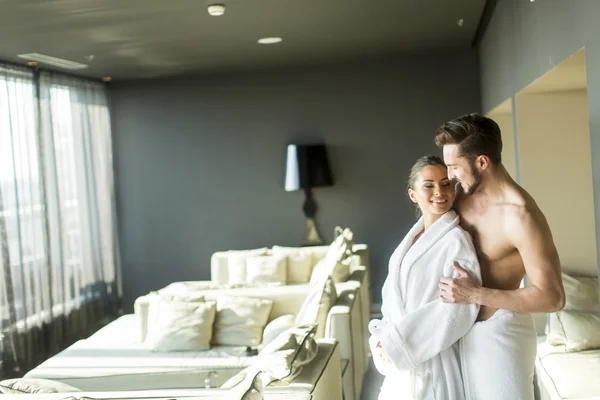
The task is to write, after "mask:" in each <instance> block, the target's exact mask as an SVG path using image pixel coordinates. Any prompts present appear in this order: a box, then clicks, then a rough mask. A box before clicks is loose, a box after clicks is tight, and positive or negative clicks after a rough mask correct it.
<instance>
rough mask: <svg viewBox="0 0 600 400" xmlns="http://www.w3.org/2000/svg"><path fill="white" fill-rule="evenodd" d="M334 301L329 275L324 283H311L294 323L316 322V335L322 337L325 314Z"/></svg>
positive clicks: (335, 296)
mask: <svg viewBox="0 0 600 400" xmlns="http://www.w3.org/2000/svg"><path fill="white" fill-rule="evenodd" d="M336 301H337V292H336V290H335V284H334V283H333V280H332V279H331V277H328V278H327V279H326V280H325V282H324V283H319V284H315V285H312V287H311V289H310V291H309V292H308V295H307V296H306V298H305V300H304V303H302V306H301V307H300V311H298V314H297V315H296V321H295V324H296V325H307V324H317V331H316V337H317V338H322V337H324V336H325V327H326V325H327V315H328V314H329V310H330V309H331V307H332V306H333V305H334V304H335V302H336Z"/></svg>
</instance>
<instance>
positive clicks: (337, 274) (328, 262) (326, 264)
mask: <svg viewBox="0 0 600 400" xmlns="http://www.w3.org/2000/svg"><path fill="white" fill-rule="evenodd" d="M351 261H352V259H351V258H347V259H345V260H343V261H335V260H333V259H331V258H324V259H323V260H321V261H319V262H318V263H317V265H316V266H315V269H313V272H312V274H311V276H310V284H311V285H314V284H315V283H316V282H318V281H319V280H322V279H325V277H327V276H331V279H333V282H334V283H340V282H347V281H348V279H349V278H350V262H351Z"/></svg>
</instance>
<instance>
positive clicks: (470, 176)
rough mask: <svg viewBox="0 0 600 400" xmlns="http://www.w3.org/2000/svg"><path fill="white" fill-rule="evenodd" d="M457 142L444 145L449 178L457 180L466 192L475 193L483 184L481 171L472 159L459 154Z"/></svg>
mask: <svg viewBox="0 0 600 400" xmlns="http://www.w3.org/2000/svg"><path fill="white" fill-rule="evenodd" d="M459 154H460V149H459V147H458V145H457V144H447V145H445V146H444V162H445V163H446V165H447V166H448V178H449V179H453V180H457V181H458V182H459V183H460V185H461V186H462V188H463V191H464V192H465V193H466V194H473V193H475V191H476V190H477V188H478V187H479V185H480V184H481V173H480V171H479V170H478V169H477V168H476V167H475V164H474V162H473V161H472V160H469V159H468V158H465V157H462V156H460V155H459Z"/></svg>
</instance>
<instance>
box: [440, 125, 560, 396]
mask: <svg viewBox="0 0 600 400" xmlns="http://www.w3.org/2000/svg"><path fill="white" fill-rule="evenodd" d="M435 141H436V144H437V145H438V146H440V147H442V148H443V153H444V162H445V163H446V165H447V167H448V177H449V178H450V179H455V180H457V181H458V184H457V187H456V201H455V208H456V210H457V212H458V214H459V216H460V218H461V225H462V227H463V228H464V229H465V230H467V231H468V232H469V233H470V234H471V236H472V237H473V241H474V243H475V248H476V250H477V253H478V254H477V255H478V258H479V262H480V265H481V276H482V281H483V286H478V285H476V284H475V283H474V281H473V280H472V279H471V278H470V277H469V275H468V273H467V272H466V271H465V270H463V269H462V268H460V266H459V265H458V264H456V263H455V269H456V271H457V274H458V277H457V278H456V279H446V278H442V279H441V280H440V285H439V287H440V296H441V298H442V301H444V302H446V303H455V304H456V303H458V304H479V305H480V306H481V307H480V313H479V317H478V321H479V322H476V323H475V325H474V326H473V328H472V329H471V331H470V332H469V333H468V334H467V335H466V336H465V337H464V338H463V339H462V340H461V358H462V363H463V379H464V381H465V391H466V392H467V393H466V394H467V399H476V400H481V399H486V400H492V399H498V400H500V399H503V400H504V399H512V400H519V399H523V400H530V399H531V400H533V368H534V363H535V354H536V337H535V330H534V326H533V320H532V317H531V315H530V314H529V313H534V312H535V313H549V312H555V311H558V310H560V309H562V308H563V307H564V304H565V295H564V288H563V285H562V278H561V267H560V260H559V257H558V253H557V251H556V247H555V245H554V241H553V238H552V234H551V232H550V228H549V226H548V223H547V221H546V218H545V217H544V215H543V213H542V212H541V211H540V209H539V208H538V206H537V204H536V203H535V201H534V200H533V198H532V197H531V196H530V195H529V194H528V193H527V192H526V191H525V190H524V189H523V188H521V187H520V186H519V185H518V184H517V183H515V181H514V180H513V179H512V178H511V177H510V175H509V174H508V172H507V171H506V169H505V168H504V166H503V165H502V162H501V161H502V160H501V152H502V138H501V133H500V128H499V127H498V124H496V122H494V121H493V120H491V119H490V118H486V117H483V116H480V115H477V114H470V115H465V116H462V117H460V118H456V119H453V120H451V121H448V122H446V123H444V124H443V125H442V126H441V127H440V128H439V129H438V131H437V133H436V137H435ZM540 168H541V166H540ZM525 275H527V278H528V286H526V287H524V288H520V283H521V281H522V280H523V278H524V276H525Z"/></svg>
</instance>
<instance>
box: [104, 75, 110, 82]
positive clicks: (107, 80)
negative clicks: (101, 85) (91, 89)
mask: <svg viewBox="0 0 600 400" xmlns="http://www.w3.org/2000/svg"><path fill="white" fill-rule="evenodd" d="M110 81H112V78H111V77H110V76H103V77H102V82H110Z"/></svg>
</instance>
